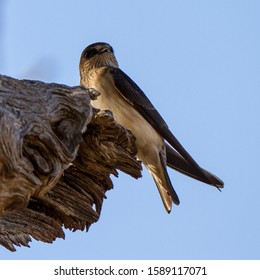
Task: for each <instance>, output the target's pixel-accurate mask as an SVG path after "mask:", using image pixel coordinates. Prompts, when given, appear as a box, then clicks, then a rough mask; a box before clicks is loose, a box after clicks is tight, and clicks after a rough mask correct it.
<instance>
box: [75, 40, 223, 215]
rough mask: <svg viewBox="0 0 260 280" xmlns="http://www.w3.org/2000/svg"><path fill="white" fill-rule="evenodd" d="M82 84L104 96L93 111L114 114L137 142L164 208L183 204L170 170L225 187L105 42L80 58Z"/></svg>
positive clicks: (93, 102)
mask: <svg viewBox="0 0 260 280" xmlns="http://www.w3.org/2000/svg"><path fill="white" fill-rule="evenodd" d="M80 83H81V85H82V86H84V87H88V88H94V89H95V90H97V91H98V92H100V96H98V97H97V99H96V100H92V105H93V107H96V108H98V109H101V110H110V111H111V112H112V113H113V116H114V118H115V120H116V121H117V122H118V123H119V124H121V125H122V126H123V127H125V128H127V129H129V130H130V131H131V132H132V133H133V135H134V136H135V138H136V146H137V157H138V159H140V160H141V161H142V163H143V164H144V166H145V167H146V168H147V169H148V171H149V172H150V173H151V175H152V177H153V179H154V181H155V184H156V186H157V188H158V191H159V193H160V195H161V198H162V201H163V204H164V207H165V209H166V211H167V212H168V213H170V212H171V209H172V202H173V203H175V204H176V205H178V204H179V203H180V200H179V198H178V195H177V193H176V192H175V190H174V188H173V187H172V184H171V181H170V178H169V175H168V173H167V166H169V167H171V168H173V169H175V170H177V171H179V172H182V173H183V174H185V175H188V176H190V177H192V178H195V179H197V180H200V181H202V182H204V183H206V184H209V185H212V186H215V187H217V188H218V189H219V188H223V187H224V183H223V182H222V181H221V180H220V179H219V178H218V177H217V176H215V175H214V174H212V173H210V172H208V171H207V170H205V169H203V168H201V167H200V166H199V165H198V164H197V163H196V162H195V160H194V159H193V158H192V157H191V156H190V155H189V153H188V152H187V151H186V150H185V149H184V148H183V146H182V145H181V144H180V142H179V141H178V140H177V139H176V137H175V136H174V135H173V134H172V132H171V131H170V130H169V128H168V126H167V124H166V122H165V121H164V120H163V118H162V117H161V115H160V114H159V113H158V112H157V110H156V109H155V108H154V106H153V105H152V103H151V102H150V100H149V99H148V98H147V97H146V95H145V94H144V92H143V91H142V90H141V89H140V88H139V87H138V86H137V84H136V83H135V82H134V81H132V80H131V78H129V77H128V76H127V75H126V74H125V73H124V72H123V71H122V70H120V69H119V66H118V62H117V60H116V57H115V55H114V50H113V48H112V47H111V46H110V45H109V44H107V43H104V42H98V43H94V44H91V45H89V46H88V47H86V48H85V49H84V51H83V52H82V54H81V58H80Z"/></svg>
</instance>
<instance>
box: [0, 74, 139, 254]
mask: <svg viewBox="0 0 260 280" xmlns="http://www.w3.org/2000/svg"><path fill="white" fill-rule="evenodd" d="M94 93H95V92H93V90H88V89H84V88H82V87H68V86H65V85H59V84H46V83H43V82H38V81H29V80H16V79H13V78H10V77H6V76H1V75H0V244H1V245H3V246H4V247H6V248H7V249H9V250H11V251H15V247H14V245H18V246H20V245H24V246H29V245H28V243H29V241H30V240H31V237H33V238H35V239H36V240H40V241H44V242H52V241H53V240H55V239H56V238H57V237H61V238H64V232H63V230H62V226H64V227H65V228H69V229H71V230H79V229H80V230H84V229H86V230H88V228H89V227H90V225H91V224H92V223H94V222H96V221H97V220H98V218H99V215H100V212H101V207H102V203H103V199H104V198H105V192H106V191H107V190H109V189H111V188H112V187H113V184H112V181H111V179H110V174H113V175H115V176H117V171H116V169H119V170H122V171H123V172H125V173H127V174H129V175H131V176H133V177H134V178H138V177H140V176H141V165H140V162H138V161H137V160H136V157H135V155H136V148H135V139H134V137H133V135H132V134H131V133H130V132H129V131H127V130H126V129H124V128H123V127H121V126H120V125H119V124H117V123H116V122H115V120H114V119H113V115H112V114H111V112H109V111H100V112H97V111H96V110H95V109H93V108H92V107H91V105H90V98H95V95H94Z"/></svg>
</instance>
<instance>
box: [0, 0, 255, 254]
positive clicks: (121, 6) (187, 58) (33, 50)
mask: <svg viewBox="0 0 260 280" xmlns="http://www.w3.org/2000/svg"><path fill="white" fill-rule="evenodd" d="M0 5H1V6H0V9H1V10H0V39H1V40H0V73H1V74H5V75H10V76H12V77H15V78H20V79H22V78H27V79H37V80H42V81H46V82H57V83H63V84H67V85H71V86H74V85H78V84H79V71H78V64H79V58H80V54H81V52H82V50H83V49H84V48H85V47H86V46H87V45H89V44H91V43H94V42H97V41H105V42H108V43H110V44H111V45H112V46H113V47H114V50H115V53H116V56H117V59H118V61H119V64H120V67H121V69H122V70H123V71H125V72H126V73H127V74H128V75H129V76H130V77H131V78H132V79H133V80H134V81H135V82H136V83H137V84H138V85H139V86H140V87H141V88H142V89H143V91H144V92H145V93H146V95H147V96H148V97H149V98H150V100H151V101H152V103H153V104H154V106H155V107H156V108H157V109H158V111H159V112H160V113H161V115H162V116H163V117H164V119H165V120H166V122H167V123H168V125H169V127H170V128H171V130H172V131H173V133H174V134H175V136H176V137H177V138H178V139H179V140H180V142H181V143H182V144H183V145H184V147H185V148H186V149H187V150H188V151H189V152H190V154H191V155H192V156H193V157H194V158H195V159H196V161H197V162H198V163H199V164H200V165H201V166H203V167H204V168H206V169H208V170H210V171H211V172H213V173H215V174H216V175H218V176H219V177H220V178H221V179H222V180H223V181H224V182H225V188H224V190H223V191H222V192H219V191H218V190H217V189H215V188H213V187H211V186H207V185H205V184H203V183H201V182H198V181H195V180H193V179H191V178H188V177H185V176H184V175H181V174H178V173H176V172H175V171H172V170H170V171H169V174H170V177H171V179H172V183H173V185H174V187H175V189H176V191H177V193H178V195H179V197H180V200H181V204H180V206H178V207H177V206H174V207H173V210H172V213H171V214H170V215H168V214H166V212H165V210H164V208H163V205H162V203H161V199H160V197H159V194H158V192H157V190H156V187H155V184H154V182H153V180H152V178H151V176H150V175H149V174H148V172H147V171H146V170H144V172H143V178H141V179H139V180H135V179H133V178H131V177H128V176H126V175H124V174H122V173H120V177H119V178H114V179H113V181H114V185H115V187H114V189H113V190H112V191H110V192H109V193H107V196H108V199H107V200H106V201H105V202H104V205H103V210H102V214H101V217H100V220H99V221H98V223H96V224H95V225H93V226H91V228H90V230H89V232H88V233H85V232H80V231H79V232H75V233H72V232H70V231H67V230H66V231H65V233H66V239H65V240H56V241H55V242H54V243H53V244H51V245H50V244H45V243H41V242H37V241H33V242H31V243H30V245H31V248H30V249H28V248H17V249H18V250H17V252H15V253H11V252H8V251H7V250H6V249H4V248H3V247H0V258H1V259H260V222H259V221H260V203H259V200H260V186H259V184H260V183H259V174H260V161H259V158H260V149H259V144H260V16H259V15H260V1H257V0H255V1H253V0H247V1H239V0H234V1H229V0H223V1H221V0H218V1H204V0H200V1H192V0H190V1H185V0H178V1H177V0H164V1H152V0H147V1H140V0H131V1H122V0H110V1H106V0H99V1H89V0H81V1H80V0H77V1H64V0H63V1H62V0H55V1H53V0H44V1H34V0H23V1H20V0H8V1H4V0H0Z"/></svg>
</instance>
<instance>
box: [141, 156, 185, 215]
mask: <svg viewBox="0 0 260 280" xmlns="http://www.w3.org/2000/svg"><path fill="white" fill-rule="evenodd" d="M145 166H146V168H147V169H148V171H149V172H150V173H151V175H152V176H153V179H154V181H155V184H156V186H157V189H158V191H159V193H160V196H161V198H162V202H163V205H164V207H165V209H166V211H167V212H168V213H170V212H171V209H172V202H173V203H174V204H176V205H179V204H180V200H179V198H178V195H177V193H176V192H175V190H174V188H173V186H172V184H171V181H170V178H169V175H168V173H167V169H166V162H165V160H164V158H163V156H162V155H161V154H160V162H159V164H158V166H154V165H150V164H146V165H145Z"/></svg>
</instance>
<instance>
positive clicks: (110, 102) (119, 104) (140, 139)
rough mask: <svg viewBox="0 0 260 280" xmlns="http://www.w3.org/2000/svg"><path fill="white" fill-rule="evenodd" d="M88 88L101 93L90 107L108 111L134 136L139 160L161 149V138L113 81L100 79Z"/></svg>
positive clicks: (143, 159) (162, 143) (162, 144)
mask: <svg viewBox="0 0 260 280" xmlns="http://www.w3.org/2000/svg"><path fill="white" fill-rule="evenodd" d="M88 86H89V87H93V88H95V89H96V90H97V91H99V92H100V93H101V94H100V95H99V96H98V98H97V99H96V100H92V101H91V104H92V106H93V107H96V108H98V109H101V110H110V111H111V112H112V113H113V116H114V118H115V120H116V121H117V122H118V123H119V124H121V125H122V126H123V127H125V128H127V129H129V130H130V131H131V132H132V133H133V134H134V136H135V138H136V145H137V149H138V158H139V159H140V160H142V161H143V162H145V158H147V155H148V154H149V153H151V152H152V151H158V150H160V149H162V148H163V146H164V142H163V139H162V137H161V136H160V135H159V134H158V133H157V131H156V130H155V129H154V128H153V127H152V126H151V125H150V124H149V123H148V122H147V121H146V120H145V119H144V118H143V117H142V115H141V114H140V113H139V112H138V111H137V110H136V108H135V107H134V106H133V105H132V104H130V103H129V102H128V101H127V100H125V99H124V98H123V96H122V94H121V93H120V92H119V91H118V89H117V88H116V87H115V86H114V84H113V81H111V80H110V79H105V78H104V77H102V79H100V80H98V79H96V80H95V83H90V84H89V85H88Z"/></svg>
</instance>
